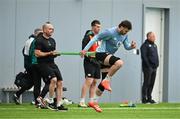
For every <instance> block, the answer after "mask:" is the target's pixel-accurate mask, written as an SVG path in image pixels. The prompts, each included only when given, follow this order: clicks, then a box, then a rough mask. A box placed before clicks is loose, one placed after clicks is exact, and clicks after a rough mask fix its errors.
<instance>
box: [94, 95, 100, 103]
mask: <svg viewBox="0 0 180 119" xmlns="http://www.w3.org/2000/svg"><path fill="white" fill-rule="evenodd" d="M99 98H100V96H98V95H96V94H95V96H94V102H98V100H99Z"/></svg>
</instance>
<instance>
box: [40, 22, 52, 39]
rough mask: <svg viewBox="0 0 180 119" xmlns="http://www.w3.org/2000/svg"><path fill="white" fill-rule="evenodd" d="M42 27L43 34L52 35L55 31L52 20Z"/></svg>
mask: <svg viewBox="0 0 180 119" xmlns="http://www.w3.org/2000/svg"><path fill="white" fill-rule="evenodd" d="M42 29H43V34H44V36H46V37H51V36H52V34H53V33H54V27H53V25H52V24H51V23H50V22H47V23H45V24H44V25H43V26H42Z"/></svg>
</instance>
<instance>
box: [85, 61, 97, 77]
mask: <svg viewBox="0 0 180 119" xmlns="http://www.w3.org/2000/svg"><path fill="white" fill-rule="evenodd" d="M93 60H94V61H95V62H94V61H93ZM93 60H92V61H91V60H84V72H85V77H89V78H95V79H100V77H101V76H100V65H99V63H98V62H96V60H95V59H93Z"/></svg>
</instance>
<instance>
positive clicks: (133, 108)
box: [0, 107, 180, 110]
mask: <svg viewBox="0 0 180 119" xmlns="http://www.w3.org/2000/svg"><path fill="white" fill-rule="evenodd" d="M14 109H15V110H29V109H28V108H5V107H3V108H0V110H14ZM69 109H70V110H86V109H92V108H80V107H69ZM102 109H103V110H180V107H157V108H155V107H104V108H102Z"/></svg>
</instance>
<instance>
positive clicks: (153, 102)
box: [148, 100, 156, 104]
mask: <svg viewBox="0 0 180 119" xmlns="http://www.w3.org/2000/svg"><path fill="white" fill-rule="evenodd" d="M148 102H149V103H151V104H155V103H156V102H155V101H154V100H148Z"/></svg>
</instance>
